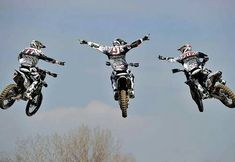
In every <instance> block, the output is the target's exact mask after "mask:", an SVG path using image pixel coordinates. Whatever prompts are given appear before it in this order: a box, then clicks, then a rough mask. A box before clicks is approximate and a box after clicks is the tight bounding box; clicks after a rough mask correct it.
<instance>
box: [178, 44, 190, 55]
mask: <svg viewBox="0 0 235 162" xmlns="http://www.w3.org/2000/svg"><path fill="white" fill-rule="evenodd" d="M177 50H178V51H180V52H182V53H185V52H187V51H192V46H191V45H190V44H185V45H183V46H181V47H180V48H179V49H177Z"/></svg>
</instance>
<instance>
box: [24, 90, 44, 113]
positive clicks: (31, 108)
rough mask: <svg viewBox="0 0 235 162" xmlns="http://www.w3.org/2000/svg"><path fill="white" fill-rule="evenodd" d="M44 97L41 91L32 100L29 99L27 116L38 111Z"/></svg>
mask: <svg viewBox="0 0 235 162" xmlns="http://www.w3.org/2000/svg"><path fill="white" fill-rule="evenodd" d="M42 98H43V97H42V93H39V94H37V95H35V96H33V99H32V100H29V101H28V103H27V105H26V109H25V113H26V115H27V116H32V115H34V114H35V113H36V112H37V111H38V109H39V108H40V106H41V103H42Z"/></svg>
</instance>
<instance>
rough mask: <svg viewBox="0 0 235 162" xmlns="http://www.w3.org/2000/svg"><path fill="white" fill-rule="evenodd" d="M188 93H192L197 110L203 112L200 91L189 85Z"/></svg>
mask: <svg viewBox="0 0 235 162" xmlns="http://www.w3.org/2000/svg"><path fill="white" fill-rule="evenodd" d="M190 93H191V95H192V98H193V100H194V101H195V102H196V104H197V107H198V110H199V111H200V112H203V111H204V108H203V103H202V97H201V94H200V92H199V91H198V90H197V89H196V88H193V87H190Z"/></svg>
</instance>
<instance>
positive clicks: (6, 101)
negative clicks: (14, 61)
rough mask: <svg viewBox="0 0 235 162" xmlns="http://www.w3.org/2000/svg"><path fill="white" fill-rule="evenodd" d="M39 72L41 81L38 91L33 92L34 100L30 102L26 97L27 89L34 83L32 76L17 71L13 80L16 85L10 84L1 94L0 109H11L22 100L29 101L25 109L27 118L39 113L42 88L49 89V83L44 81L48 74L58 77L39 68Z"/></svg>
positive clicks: (37, 86)
mask: <svg viewBox="0 0 235 162" xmlns="http://www.w3.org/2000/svg"><path fill="white" fill-rule="evenodd" d="M37 70H38V73H39V74H40V75H39V76H40V79H39V82H38V84H37V85H36V89H35V90H34V91H33V92H32V95H31V96H32V100H29V99H28V98H27V97H26V96H25V91H26V88H25V87H27V86H29V85H30V83H32V78H30V76H28V75H26V74H25V73H23V72H22V71H20V70H15V73H14V75H13V80H14V81H15V83H16V84H9V85H8V86H6V87H5V88H4V90H3V91H2V93H1V94H0V107H1V108H2V109H8V108H10V107H11V106H12V105H13V104H14V102H15V101H16V100H20V99H21V100H23V101H28V102H27V105H26V109H25V112H26V115H27V116H32V115H34V114H35V113H36V112H37V111H38V109H39V108H40V106H41V103H42V99H43V95H42V92H41V91H42V87H47V83H46V82H45V81H44V79H45V77H46V74H48V75H51V76H53V77H57V74H55V73H51V72H50V71H47V70H42V69H39V68H37Z"/></svg>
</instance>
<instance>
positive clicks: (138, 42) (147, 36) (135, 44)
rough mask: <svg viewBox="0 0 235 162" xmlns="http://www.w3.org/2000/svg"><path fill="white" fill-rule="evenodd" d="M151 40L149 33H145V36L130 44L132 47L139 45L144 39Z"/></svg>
mask: <svg viewBox="0 0 235 162" xmlns="http://www.w3.org/2000/svg"><path fill="white" fill-rule="evenodd" d="M146 40H149V35H145V36H144V37H143V38H141V39H138V40H136V41H134V42H132V43H131V44H130V48H136V47H138V46H139V45H140V44H141V43H142V42H143V41H146Z"/></svg>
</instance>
